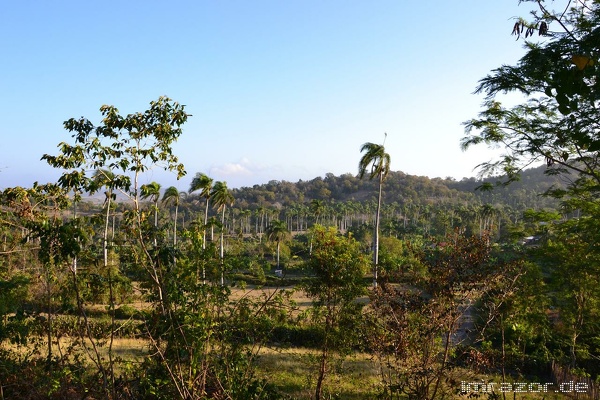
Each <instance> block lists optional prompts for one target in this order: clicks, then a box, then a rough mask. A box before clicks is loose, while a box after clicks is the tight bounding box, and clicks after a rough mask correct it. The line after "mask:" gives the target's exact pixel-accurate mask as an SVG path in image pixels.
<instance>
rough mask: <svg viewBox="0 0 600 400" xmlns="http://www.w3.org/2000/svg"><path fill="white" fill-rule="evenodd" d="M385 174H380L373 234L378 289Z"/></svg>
mask: <svg viewBox="0 0 600 400" xmlns="http://www.w3.org/2000/svg"><path fill="white" fill-rule="evenodd" d="M382 187H383V174H381V173H380V174H379V196H377V211H376V214H375V232H374V233H373V287H377V272H378V271H377V270H378V267H379V215H380V213H381V193H382Z"/></svg>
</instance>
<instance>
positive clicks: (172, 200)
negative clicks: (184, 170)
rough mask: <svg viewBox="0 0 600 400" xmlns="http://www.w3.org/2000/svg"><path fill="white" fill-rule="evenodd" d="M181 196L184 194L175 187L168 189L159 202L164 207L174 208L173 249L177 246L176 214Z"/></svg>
mask: <svg viewBox="0 0 600 400" xmlns="http://www.w3.org/2000/svg"><path fill="white" fill-rule="evenodd" d="M182 194H185V192H181V193H180V192H179V190H178V189H177V188H176V187H175V186H170V187H168V188H167V189H166V190H165V192H164V193H163V197H162V200H161V202H162V203H163V204H164V205H166V206H169V205H171V204H172V205H173V206H175V218H174V219H173V247H175V246H177V212H178V210H179V201H180V200H181V196H182Z"/></svg>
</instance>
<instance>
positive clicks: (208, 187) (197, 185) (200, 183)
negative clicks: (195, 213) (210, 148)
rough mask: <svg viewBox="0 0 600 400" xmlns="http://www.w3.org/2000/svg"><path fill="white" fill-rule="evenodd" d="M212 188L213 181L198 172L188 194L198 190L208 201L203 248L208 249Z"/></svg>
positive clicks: (205, 212) (205, 209) (205, 211)
mask: <svg viewBox="0 0 600 400" xmlns="http://www.w3.org/2000/svg"><path fill="white" fill-rule="evenodd" d="M212 187H213V179H212V178H210V177H209V176H208V175H206V174H203V173H201V172H198V173H197V174H196V176H195V177H194V179H192V183H191V184H190V190H189V191H188V193H190V194H191V193H193V192H195V191H197V190H200V196H202V197H204V199H206V206H205V208H204V234H203V240H204V241H203V243H202V248H203V249H205V248H206V225H207V224H208V203H209V200H210V196H211V195H212Z"/></svg>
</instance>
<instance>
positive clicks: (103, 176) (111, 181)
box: [90, 169, 116, 268]
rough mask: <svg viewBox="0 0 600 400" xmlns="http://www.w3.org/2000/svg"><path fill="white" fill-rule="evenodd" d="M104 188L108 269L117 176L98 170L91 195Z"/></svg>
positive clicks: (105, 260)
mask: <svg viewBox="0 0 600 400" xmlns="http://www.w3.org/2000/svg"><path fill="white" fill-rule="evenodd" d="M102 187H105V188H106V191H105V192H104V196H105V198H104V206H105V207H106V217H105V221H104V234H103V237H102V252H103V258H104V267H105V268H106V267H108V224H109V220H110V207H111V202H112V201H115V200H116V195H115V193H114V192H113V190H114V188H115V174H114V173H112V171H109V170H107V169H97V170H96V171H95V172H94V176H93V178H92V185H91V188H90V194H94V193H96V192H97V191H98V190H100V189H101V188H102Z"/></svg>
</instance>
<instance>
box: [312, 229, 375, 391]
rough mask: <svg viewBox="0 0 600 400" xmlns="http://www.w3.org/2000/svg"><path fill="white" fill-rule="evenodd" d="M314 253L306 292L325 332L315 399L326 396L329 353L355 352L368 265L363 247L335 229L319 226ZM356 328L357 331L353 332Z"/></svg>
mask: <svg viewBox="0 0 600 400" xmlns="http://www.w3.org/2000/svg"><path fill="white" fill-rule="evenodd" d="M313 233H314V241H315V244H314V249H313V252H312V254H311V257H310V259H309V261H308V267H309V269H310V271H311V273H312V274H313V275H314V276H313V277H312V278H311V279H310V280H309V281H307V282H306V283H305V284H304V285H303V290H304V291H305V292H306V294H307V295H308V296H309V297H310V298H312V299H313V301H314V306H313V307H314V312H313V318H314V319H315V322H316V323H317V325H320V326H322V329H323V343H322V346H321V355H320V360H319V364H320V365H319V373H318V378H317V384H316V389H315V399H320V398H321V396H322V394H323V386H322V385H323V380H324V377H325V374H326V373H327V371H328V368H329V364H328V363H329V358H330V352H332V351H338V352H341V353H342V354H343V353H344V352H347V351H348V350H349V349H351V348H352V346H353V345H356V343H353V339H356V337H353V335H351V334H350V332H353V331H356V328H355V327H356V324H357V316H358V315H360V313H359V311H360V308H361V307H360V305H359V304H358V303H356V299H357V298H358V297H359V296H362V295H364V294H365V293H366V290H365V283H364V279H363V277H364V274H365V272H366V267H367V262H366V260H365V258H364V257H363V255H362V254H361V251H360V245H359V243H358V242H356V241H355V240H354V239H353V238H352V237H350V236H341V235H338V233H337V232H336V230H335V229H333V228H324V227H322V226H316V227H315V228H314V230H313ZM353 327H354V329H353Z"/></svg>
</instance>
